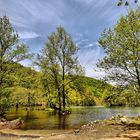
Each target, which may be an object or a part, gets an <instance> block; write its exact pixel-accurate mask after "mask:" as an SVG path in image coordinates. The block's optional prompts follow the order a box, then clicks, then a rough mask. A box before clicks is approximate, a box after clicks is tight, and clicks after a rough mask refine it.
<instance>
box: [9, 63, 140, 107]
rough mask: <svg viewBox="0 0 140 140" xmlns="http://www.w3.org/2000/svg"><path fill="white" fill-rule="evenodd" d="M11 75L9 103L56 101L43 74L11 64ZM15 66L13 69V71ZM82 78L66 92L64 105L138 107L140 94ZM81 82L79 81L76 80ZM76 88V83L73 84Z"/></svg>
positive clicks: (34, 104) (35, 103) (48, 105)
mask: <svg viewBox="0 0 140 140" xmlns="http://www.w3.org/2000/svg"><path fill="white" fill-rule="evenodd" d="M10 65H11V66H10V67H11V71H12V72H11V74H10V77H11V79H12V83H13V86H12V87H10V88H9V89H10V91H11V94H10V99H11V100H10V103H11V104H10V106H15V107H16V106H17V105H18V106H25V107H28V106H44V107H45V108H48V107H50V104H51V103H55V102H56V99H55V97H54V98H53V96H51V95H50V94H51V93H49V94H47V92H46V91H45V90H44V88H43V83H42V76H43V74H42V73H40V72H37V71H35V70H33V69H31V68H30V67H24V66H22V65H21V64H17V63H12V64H10ZM12 69H14V70H12ZM80 80H82V81H83V83H82V85H83V87H81V86H80V89H81V88H83V89H84V90H82V89H81V91H80V90H78V91H77V90H75V89H73V90H71V91H70V92H69V94H68V101H67V105H68V107H69V106H94V105H106V106H139V102H140V98H139V95H138V94H136V95H135V96H134V94H131V92H130V89H129V90H126V89H124V88H121V87H120V88H119V87H118V88H117V87H115V86H112V85H110V84H108V83H106V82H104V81H101V80H97V79H94V78H91V77H86V76H81V77H80ZM79 83H81V82H79ZM76 86H77V87H78V86H79V85H76Z"/></svg>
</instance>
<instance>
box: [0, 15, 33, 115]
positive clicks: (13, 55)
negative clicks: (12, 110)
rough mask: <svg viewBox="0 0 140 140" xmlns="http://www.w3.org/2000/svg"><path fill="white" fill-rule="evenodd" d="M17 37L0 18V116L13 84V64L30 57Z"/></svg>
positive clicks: (3, 19)
mask: <svg viewBox="0 0 140 140" xmlns="http://www.w3.org/2000/svg"><path fill="white" fill-rule="evenodd" d="M18 41H19V36H18V34H17V33H16V32H15V31H14V29H13V27H12V25H11V24H10V21H9V19H8V18H7V17H6V16H3V17H1V18H0V115H3V114H4V112H5V110H6V109H7V107H8V103H9V101H8V97H9V89H8V88H9V87H10V86H12V84H13V79H12V78H11V77H10V73H11V70H13V68H12V69H11V67H13V65H12V63H13V62H19V61H21V60H23V59H25V58H29V57H30V56H31V55H29V54H28V53H27V50H28V48H27V47H26V46H25V45H24V44H19V43H18Z"/></svg>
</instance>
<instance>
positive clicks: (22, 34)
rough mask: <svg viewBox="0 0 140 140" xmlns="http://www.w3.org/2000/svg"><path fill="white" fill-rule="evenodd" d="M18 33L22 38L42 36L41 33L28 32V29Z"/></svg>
mask: <svg viewBox="0 0 140 140" xmlns="http://www.w3.org/2000/svg"><path fill="white" fill-rule="evenodd" d="M18 34H19V36H20V39H31V38H37V37H40V35H38V34H37V33H35V32H26V31H24V32H19V33H18Z"/></svg>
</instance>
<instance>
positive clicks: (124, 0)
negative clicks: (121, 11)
mask: <svg viewBox="0 0 140 140" xmlns="http://www.w3.org/2000/svg"><path fill="white" fill-rule="evenodd" d="M131 1H133V2H134V3H138V0H131ZM123 4H124V5H125V6H128V5H129V4H130V0H119V2H118V6H121V5H123Z"/></svg>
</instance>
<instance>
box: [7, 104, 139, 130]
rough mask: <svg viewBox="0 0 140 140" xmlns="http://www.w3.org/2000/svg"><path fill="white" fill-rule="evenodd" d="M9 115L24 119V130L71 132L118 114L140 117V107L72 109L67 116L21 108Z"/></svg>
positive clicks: (11, 118)
mask: <svg viewBox="0 0 140 140" xmlns="http://www.w3.org/2000/svg"><path fill="white" fill-rule="evenodd" d="M7 113H8V114H7V119H8V120H13V119H17V118H22V119H23V120H24V121H25V123H24V125H23V127H22V128H21V129H23V130H31V129H41V130H42V129H44V130H57V129H59V130H60V129H67V130H70V129H76V128H79V127H80V126H82V125H83V124H86V123H88V122H90V121H95V120H102V119H109V118H110V117H111V116H114V115H117V114H122V115H127V116H130V117H132V116H138V115H140V107H135V108H131V107H114V108H107V107H102V106H91V107H72V113H71V114H69V115H67V116H59V115H58V114H56V113H55V112H53V111H45V110H36V109H35V108H33V109H31V110H30V111H28V112H27V111H26V110H25V108H19V110H18V111H16V110H15V109H10V110H9V111H8V112H7Z"/></svg>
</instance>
